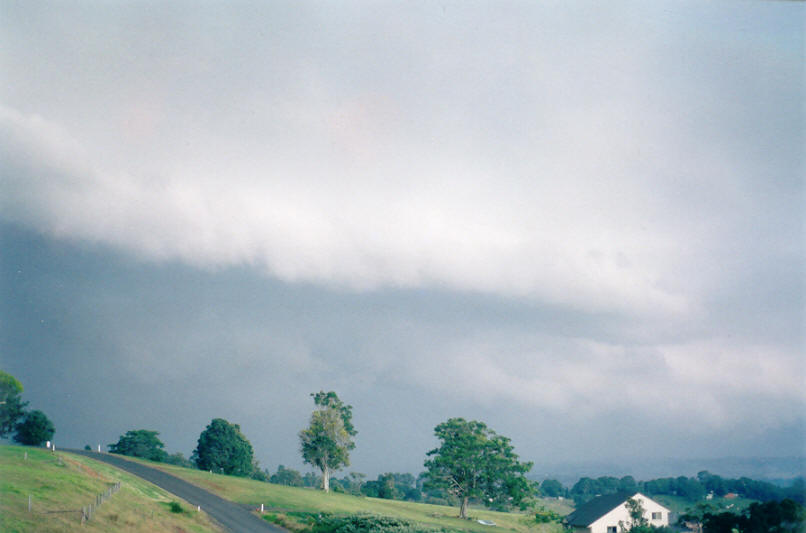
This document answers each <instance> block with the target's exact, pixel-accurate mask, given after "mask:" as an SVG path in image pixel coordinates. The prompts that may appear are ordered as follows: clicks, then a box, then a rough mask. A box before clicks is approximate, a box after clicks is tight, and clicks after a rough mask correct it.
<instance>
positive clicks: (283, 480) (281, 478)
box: [269, 465, 305, 487]
mask: <svg viewBox="0 0 806 533" xmlns="http://www.w3.org/2000/svg"><path fill="white" fill-rule="evenodd" d="M269 482H271V483H274V484H276V485H288V486H289V487H302V486H304V485H305V483H304V482H303V481H302V475H301V474H300V473H299V472H298V471H296V470H294V469H293V468H286V467H284V466H283V465H280V466H278V467H277V472H276V473H275V474H272V476H271V477H270V478H269Z"/></svg>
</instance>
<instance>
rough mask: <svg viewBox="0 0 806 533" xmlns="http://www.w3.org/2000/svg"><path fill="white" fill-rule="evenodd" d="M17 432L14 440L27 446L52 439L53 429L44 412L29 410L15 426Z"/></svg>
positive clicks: (38, 444) (37, 444)
mask: <svg viewBox="0 0 806 533" xmlns="http://www.w3.org/2000/svg"><path fill="white" fill-rule="evenodd" d="M16 429H17V432H16V433H15V434H14V440H15V441H16V442H19V443H20V444H26V445H28V446H41V445H42V444H43V443H44V442H47V441H49V440H51V439H53V434H54V433H55V429H54V428H53V422H51V421H50V420H49V419H48V417H47V416H45V413H43V412H42V411H31V412H30V413H27V414H26V415H25V417H24V418H23V419H22V422H20V423H18V424H17V426H16Z"/></svg>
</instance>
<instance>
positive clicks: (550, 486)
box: [540, 479, 565, 498]
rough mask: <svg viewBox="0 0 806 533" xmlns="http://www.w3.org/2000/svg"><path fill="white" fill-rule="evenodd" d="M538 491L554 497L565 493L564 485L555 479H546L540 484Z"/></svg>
mask: <svg viewBox="0 0 806 533" xmlns="http://www.w3.org/2000/svg"><path fill="white" fill-rule="evenodd" d="M540 493H541V494H543V496H548V497H550V498H556V497H558V496H562V495H563V494H565V487H563V484H562V483H560V482H559V481H557V480H556V479H546V480H544V481H543V483H541V484H540Z"/></svg>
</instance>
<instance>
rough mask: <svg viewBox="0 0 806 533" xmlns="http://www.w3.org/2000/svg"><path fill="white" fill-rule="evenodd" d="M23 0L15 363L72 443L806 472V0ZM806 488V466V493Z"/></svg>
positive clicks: (10, 270) (5, 99) (3, 201)
mask: <svg viewBox="0 0 806 533" xmlns="http://www.w3.org/2000/svg"><path fill="white" fill-rule="evenodd" d="M534 4H535V5H533V4H532V3H524V2H405V3H404V2H400V3H392V2H336V3H325V2H312V3H308V2H303V3H299V2H272V3H264V2H239V3H235V4H230V3H223V2H222V3H218V2H203V3H197V2H188V3H182V2H171V3H162V2H138V3H119V2H72V3H64V2H58V3H53V4H51V3H48V2H27V1H26V2H14V1H3V2H2V4H0V6H1V7H0V11H1V12H0V62H1V63H0V72H2V81H3V83H2V84H0V188H1V189H0V237H1V238H2V262H1V265H2V270H0V281H1V282H2V293H1V294H2V300H1V301H0V328H1V329H0V333H1V334H0V367H2V368H3V369H4V370H6V371H7V372H9V373H11V374H12V375H14V376H16V377H17V378H18V379H19V380H20V381H21V382H22V383H23V385H24V386H25V392H24V395H23V397H24V399H26V400H28V401H29V402H30V406H31V408H36V409H41V410H43V411H44V412H46V413H47V415H48V416H49V417H50V418H51V419H52V420H53V422H54V424H55V426H56V435H55V441H56V442H57V443H60V444H61V445H62V446H73V447H82V446H84V444H91V445H92V446H96V445H97V444H99V443H100V444H102V445H104V446H105V445H106V444H109V443H113V442H116V441H117V439H118V437H119V436H120V435H122V434H123V433H125V432H126V431H128V430H131V429H140V428H144V429H152V430H157V431H159V432H160V438H161V439H162V441H163V442H165V444H166V448H167V450H168V451H169V452H175V451H181V452H182V453H183V454H185V456H189V455H190V453H191V451H192V450H193V449H194V447H195V445H196V440H197V439H198V436H199V433H200V432H201V431H202V430H203V429H204V428H205V426H206V425H207V424H208V423H209V422H210V420H211V419H212V418H216V417H222V418H226V419H227V420H229V421H231V422H235V423H238V424H240V425H241V428H242V430H243V432H244V434H245V435H246V437H247V438H248V439H249V440H250V441H251V443H252V445H253V446H254V448H255V455H256V457H257V458H258V459H259V460H260V463H261V466H263V467H266V468H269V469H270V470H272V471H274V470H275V469H276V468H277V466H278V465H279V464H283V465H286V466H289V467H293V468H297V469H302V468H303V465H302V460H301V458H300V453H299V442H298V436H297V435H298V432H299V430H300V429H302V428H303V427H304V426H305V425H306V424H307V421H308V417H309V415H310V412H311V410H312V408H313V402H312V400H311V398H310V396H309V395H310V393H312V392H316V391H319V390H334V391H336V392H337V393H338V394H339V396H340V397H341V398H342V399H343V400H344V401H345V402H346V403H349V404H351V405H352V406H353V412H354V423H355V427H356V429H357V430H358V436H357V438H356V449H355V450H354V452H353V453H352V455H351V462H352V465H351V466H350V467H349V468H347V469H345V471H356V472H364V473H367V474H369V475H376V474H378V473H380V472H387V471H395V472H412V473H415V474H416V473H417V472H419V471H421V470H422V469H423V460H424V459H425V453H426V452H427V451H428V450H430V449H431V448H433V447H435V444H436V439H435V438H434V437H433V429H434V426H435V425H437V424H439V423H440V422H443V421H445V420H446V419H447V418H449V417H455V416H461V417H464V418H468V419H477V420H482V421H484V422H485V423H487V424H488V425H489V426H490V427H491V428H492V429H494V430H495V431H497V432H498V433H500V434H503V435H506V436H508V437H510V438H511V439H512V442H513V444H514V446H515V450H516V452H517V453H518V454H519V455H520V456H521V458H522V459H524V460H530V461H534V462H535V463H538V464H546V465H550V464H559V463H564V462H583V461H604V460H618V461H621V462H622V464H629V462H630V461H633V460H639V459H640V460H650V461H651V460H654V459H661V458H666V459H694V458H718V457H739V458H742V457H745V458H746V457H762V456H763V457H799V458H802V457H804V455H806V369H805V368H804V366H805V364H806V363H804V353H806V350H805V349H804V348H806V334H805V333H804V332H805V329H804V324H805V318H804V294H805V291H804V272H806V270H805V268H804V267H806V265H804V259H805V258H806V253H805V250H804V248H806V244H804V243H806V239H805V238H804V215H803V213H804V206H805V205H806V194H805V193H804V175H806V168H804V142H805V139H804V103H803V102H804V79H805V78H804V64H805V63H806V62H805V61H804V23H803V21H804V16H806V5H804V4H802V3H795V2H755V3H753V2H742V3H709V4H706V5H702V4H695V3H691V4H689V3H685V2H674V3H662V2H652V3H639V2H636V3H619V4H613V3H607V4H606V5H604V4H598V3H590V2H578V3H576V2H572V3H566V2H549V3H541V4H539V5H537V3H534ZM793 475H794V473H793Z"/></svg>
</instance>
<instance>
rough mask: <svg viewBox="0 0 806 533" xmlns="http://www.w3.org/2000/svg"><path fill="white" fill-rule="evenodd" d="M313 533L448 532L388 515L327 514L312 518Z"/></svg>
mask: <svg viewBox="0 0 806 533" xmlns="http://www.w3.org/2000/svg"><path fill="white" fill-rule="evenodd" d="M311 531H312V532H313V533H373V532H377V533H448V530H446V529H444V528H435V527H429V526H423V525H420V524H417V523H416V522H412V521H410V520H404V519H402V518H393V517H389V516H377V515H369V514H354V515H346V516H345V515H338V516H334V515H328V514H321V515H318V516H316V517H315V518H314V524H313V527H312V529H311Z"/></svg>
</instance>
